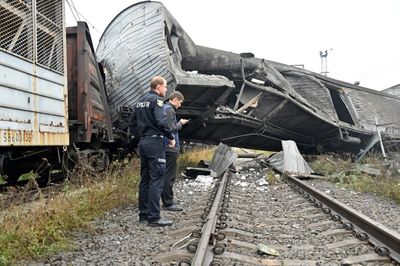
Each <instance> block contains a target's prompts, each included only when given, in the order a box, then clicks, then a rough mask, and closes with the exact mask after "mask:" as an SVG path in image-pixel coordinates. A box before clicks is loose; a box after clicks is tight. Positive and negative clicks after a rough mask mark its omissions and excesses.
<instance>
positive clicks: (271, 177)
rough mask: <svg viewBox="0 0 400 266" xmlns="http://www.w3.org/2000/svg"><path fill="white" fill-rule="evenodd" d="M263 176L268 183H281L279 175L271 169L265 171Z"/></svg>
mask: <svg viewBox="0 0 400 266" xmlns="http://www.w3.org/2000/svg"><path fill="white" fill-rule="evenodd" d="M265 178H266V180H267V182H268V184H270V185H277V184H279V183H281V181H282V180H281V177H280V175H279V174H276V173H275V172H274V171H272V170H268V171H267V173H266V174H265Z"/></svg>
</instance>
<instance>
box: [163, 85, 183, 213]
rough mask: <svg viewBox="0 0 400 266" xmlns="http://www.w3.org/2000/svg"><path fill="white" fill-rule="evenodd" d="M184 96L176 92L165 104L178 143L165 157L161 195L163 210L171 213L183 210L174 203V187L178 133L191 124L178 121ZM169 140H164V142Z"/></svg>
mask: <svg viewBox="0 0 400 266" xmlns="http://www.w3.org/2000/svg"><path fill="white" fill-rule="evenodd" d="M183 100H184V98H183V95H182V93H180V92H179V91H174V92H172V93H171V95H170V96H169V100H168V102H167V103H166V104H164V107H163V109H164V114H165V116H166V117H167V123H168V126H169V127H170V128H171V129H172V132H173V133H174V138H175V141H176V145H175V147H167V150H166V154H165V157H166V159H167V169H166V171H165V178H164V188H163V192H162V194H161V199H162V202H163V209H164V210H169V211H182V210H183V209H182V208H181V207H179V206H177V205H176V204H175V202H174V192H173V186H174V183H175V178H176V166H177V165H176V163H177V159H178V155H179V149H180V146H179V134H178V131H179V130H181V129H182V126H183V125H185V124H186V123H188V122H189V120H187V119H180V120H179V122H178V121H177V119H176V114H175V110H176V109H178V108H180V107H181V105H182V103H183ZM167 141H168V139H167V138H164V142H167Z"/></svg>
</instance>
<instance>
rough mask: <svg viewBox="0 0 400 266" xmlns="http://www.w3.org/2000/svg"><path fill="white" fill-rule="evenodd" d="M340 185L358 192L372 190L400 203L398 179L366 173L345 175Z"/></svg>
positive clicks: (399, 183)
mask: <svg viewBox="0 0 400 266" xmlns="http://www.w3.org/2000/svg"><path fill="white" fill-rule="evenodd" d="M340 184H341V185H342V186H344V187H346V188H349V189H353V190H355V191H359V192H372V193H375V194H376V195H380V196H383V197H385V198H388V199H392V200H394V201H396V202H397V203H400V181H399V180H398V179H397V180H395V179H391V178H387V177H384V176H378V177H372V176H369V175H367V174H363V173H361V174H353V175H349V176H345V178H344V181H343V182H341V183H340Z"/></svg>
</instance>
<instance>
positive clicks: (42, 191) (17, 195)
mask: <svg viewBox="0 0 400 266" xmlns="http://www.w3.org/2000/svg"><path fill="white" fill-rule="evenodd" d="M49 180H51V182H50V181H49ZM63 180H64V176H63V175H62V173H52V174H51V176H50V178H49V177H39V178H36V179H25V180H20V181H17V182H15V183H13V184H8V183H6V184H1V185H0V210H4V209H7V208H9V207H10V206H12V205H19V204H23V203H27V202H30V201H33V200H36V199H38V198H40V197H43V196H44V197H46V196H47V195H53V194H54V193H57V192H58V191H60V190H61V189H62V187H63V184H62V182H63Z"/></svg>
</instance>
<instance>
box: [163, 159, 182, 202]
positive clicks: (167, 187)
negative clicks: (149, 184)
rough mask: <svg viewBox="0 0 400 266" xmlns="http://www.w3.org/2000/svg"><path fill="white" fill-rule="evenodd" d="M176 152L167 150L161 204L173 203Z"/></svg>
mask: <svg viewBox="0 0 400 266" xmlns="http://www.w3.org/2000/svg"><path fill="white" fill-rule="evenodd" d="M178 155H179V154H178V153H174V152H167V153H166V159H167V169H166V171H165V178H164V188H163V191H162V194H161V199H162V202H163V206H171V205H173V204H174V191H173V187H174V183H175V179H176V162H177V160H178Z"/></svg>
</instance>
